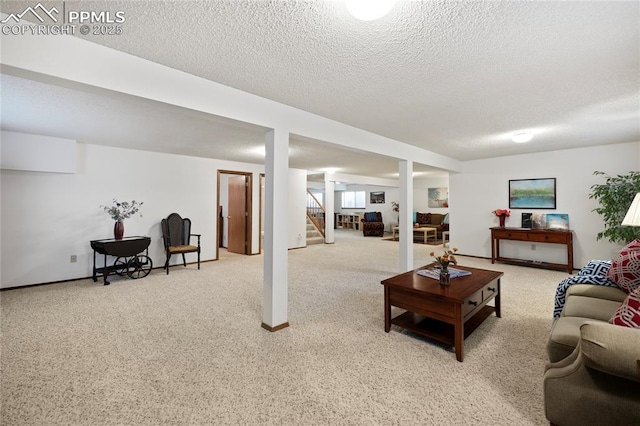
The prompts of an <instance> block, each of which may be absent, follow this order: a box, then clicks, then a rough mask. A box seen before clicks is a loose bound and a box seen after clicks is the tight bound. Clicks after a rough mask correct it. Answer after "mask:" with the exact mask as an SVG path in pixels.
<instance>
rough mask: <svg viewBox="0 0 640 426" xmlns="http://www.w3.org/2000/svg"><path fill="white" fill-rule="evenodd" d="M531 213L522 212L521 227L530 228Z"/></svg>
mask: <svg viewBox="0 0 640 426" xmlns="http://www.w3.org/2000/svg"><path fill="white" fill-rule="evenodd" d="M531 215H532V213H522V227H523V228H531V226H532V222H531Z"/></svg>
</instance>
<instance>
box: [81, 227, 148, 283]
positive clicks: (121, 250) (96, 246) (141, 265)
mask: <svg viewBox="0 0 640 426" xmlns="http://www.w3.org/2000/svg"><path fill="white" fill-rule="evenodd" d="M150 243H151V238H149V237H125V238H123V239H121V240H116V239H113V238H107V239H104V240H93V241H90V244H91V248H92V249H93V282H96V281H98V277H97V274H102V277H103V279H104V285H109V281H107V277H108V276H109V274H110V273H111V272H115V273H116V274H118V275H124V274H127V275H128V276H129V278H133V279H137V278H144V277H146V276H147V275H149V272H151V268H152V267H153V262H152V261H151V258H150V257H149V244H150ZM142 252H144V254H141V253H142ZM96 253H98V254H102V255H103V256H104V262H103V266H101V267H96ZM107 256H112V257H115V258H116V259H115V260H114V261H113V263H112V264H111V265H108V264H107Z"/></svg>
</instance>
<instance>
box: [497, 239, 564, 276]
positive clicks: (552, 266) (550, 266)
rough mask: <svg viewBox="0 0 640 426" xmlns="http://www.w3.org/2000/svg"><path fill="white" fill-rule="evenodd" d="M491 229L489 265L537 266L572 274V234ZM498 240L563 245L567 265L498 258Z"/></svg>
mask: <svg viewBox="0 0 640 426" xmlns="http://www.w3.org/2000/svg"><path fill="white" fill-rule="evenodd" d="M490 229H491V263H495V262H496V261H498V262H507V263H513V264H516V265H524V266H537V267H540V268H548V269H557V270H560V271H563V270H566V271H567V272H568V273H570V274H571V273H572V272H573V232H572V231H549V230H545V229H529V228H502V227H494V228H490ZM500 240H511V241H526V242H529V243H549V244H564V245H566V246H567V263H566V264H562V263H550V262H540V261H537V260H525V259H513V258H509V257H502V256H500Z"/></svg>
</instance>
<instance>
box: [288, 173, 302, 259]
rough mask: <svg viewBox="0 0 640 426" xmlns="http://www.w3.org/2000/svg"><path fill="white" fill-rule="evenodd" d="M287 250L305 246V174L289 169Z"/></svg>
mask: <svg viewBox="0 0 640 426" xmlns="http://www.w3.org/2000/svg"><path fill="white" fill-rule="evenodd" d="M288 205H289V207H288V209H287V211H288V214H289V217H288V224H289V230H290V232H289V248H290V249H292V248H299V247H306V245H307V172H306V170H298V169H289V200H288Z"/></svg>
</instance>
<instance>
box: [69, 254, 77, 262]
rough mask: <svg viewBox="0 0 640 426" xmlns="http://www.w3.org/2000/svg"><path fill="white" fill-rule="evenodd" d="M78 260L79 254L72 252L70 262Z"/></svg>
mask: <svg viewBox="0 0 640 426" xmlns="http://www.w3.org/2000/svg"><path fill="white" fill-rule="evenodd" d="M77 261H78V255H77V254H72V255H71V259H70V262H71V263H76V262H77Z"/></svg>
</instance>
